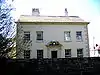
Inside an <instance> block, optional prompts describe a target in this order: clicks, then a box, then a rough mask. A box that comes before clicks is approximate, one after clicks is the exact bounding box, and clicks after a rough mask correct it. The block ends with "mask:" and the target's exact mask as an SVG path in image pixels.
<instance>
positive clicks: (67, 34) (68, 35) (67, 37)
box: [64, 31, 71, 41]
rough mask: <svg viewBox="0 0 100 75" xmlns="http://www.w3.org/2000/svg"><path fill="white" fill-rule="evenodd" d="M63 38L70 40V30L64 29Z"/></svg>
mask: <svg viewBox="0 0 100 75" xmlns="http://www.w3.org/2000/svg"><path fill="white" fill-rule="evenodd" d="M64 39H65V41H71V32H70V31H64Z"/></svg>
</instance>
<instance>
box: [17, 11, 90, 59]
mask: <svg viewBox="0 0 100 75" xmlns="http://www.w3.org/2000/svg"><path fill="white" fill-rule="evenodd" d="M39 13H40V12H39V9H33V10H32V15H21V16H20V18H19V21H18V22H19V24H20V25H21V26H22V27H23V31H24V34H23V36H25V39H26V40H27V39H28V40H32V46H31V48H30V51H26V52H28V55H27V54H26V57H27V58H68V57H89V56H90V52H89V38H88V28H87V26H88V24H89V22H86V21H84V20H83V19H81V18H80V17H79V16H68V14H67V13H68V12H67V9H65V16H41V15H39ZM22 58H25V54H24V55H23V57H22Z"/></svg>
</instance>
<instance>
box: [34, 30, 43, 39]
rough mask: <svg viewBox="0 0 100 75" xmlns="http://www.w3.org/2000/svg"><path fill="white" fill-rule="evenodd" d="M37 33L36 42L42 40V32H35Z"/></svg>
mask: <svg viewBox="0 0 100 75" xmlns="http://www.w3.org/2000/svg"><path fill="white" fill-rule="evenodd" d="M36 33H37V38H36V39H37V40H43V31H36Z"/></svg>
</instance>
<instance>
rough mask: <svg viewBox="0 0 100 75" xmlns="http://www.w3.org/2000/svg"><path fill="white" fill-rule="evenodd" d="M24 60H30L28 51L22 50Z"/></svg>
mask: <svg viewBox="0 0 100 75" xmlns="http://www.w3.org/2000/svg"><path fill="white" fill-rule="evenodd" d="M24 59H30V50H24Z"/></svg>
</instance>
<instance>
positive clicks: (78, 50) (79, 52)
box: [77, 48, 83, 57]
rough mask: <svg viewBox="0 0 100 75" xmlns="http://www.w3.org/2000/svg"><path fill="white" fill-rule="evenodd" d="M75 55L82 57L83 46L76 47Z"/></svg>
mask: <svg viewBox="0 0 100 75" xmlns="http://www.w3.org/2000/svg"><path fill="white" fill-rule="evenodd" d="M77 57H83V48H79V49H77Z"/></svg>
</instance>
